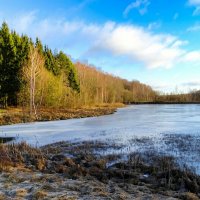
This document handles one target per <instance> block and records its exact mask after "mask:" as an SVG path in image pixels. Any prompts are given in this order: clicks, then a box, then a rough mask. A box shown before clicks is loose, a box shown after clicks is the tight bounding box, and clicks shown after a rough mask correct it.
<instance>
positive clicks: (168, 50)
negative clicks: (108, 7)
mask: <svg viewBox="0 0 200 200" xmlns="http://www.w3.org/2000/svg"><path fill="white" fill-rule="evenodd" d="M8 23H9V24H12V28H15V29H16V30H17V31H19V32H20V33H22V32H23V33H26V34H28V35H29V36H31V37H36V36H39V37H40V38H41V39H42V40H43V41H44V43H46V44H48V45H50V46H51V47H53V48H57V49H62V50H63V49H64V50H66V49H67V52H70V53H72V56H73V57H74V56H75V57H76V58H78V57H77V56H79V57H82V58H83V57H84V58H85V59H90V58H92V57H95V56H96V57H97V56H99V55H100V54H104V55H105V56H107V57H109V58H110V56H112V57H113V59H116V58H118V57H125V58H126V59H127V60H129V61H130V62H132V63H136V62H137V63H140V64H142V65H143V66H146V67H148V68H150V69H156V68H171V67H173V66H175V65H176V64H177V63H188V62H189V63H191V62H200V51H187V50H185V48H184V46H185V45H187V43H188V42H187V41H183V40H180V39H179V38H178V37H176V36H174V35H170V34H155V33H153V32H152V30H149V29H148V28H143V27H140V26H135V25H134V24H119V23H115V22H106V23H104V24H95V23H86V22H84V21H67V20H64V19H63V20H61V19H60V20H55V19H51V18H46V19H39V18H37V13H36V12H31V13H27V15H25V14H24V15H21V16H20V17H18V19H17V20H13V19H10V20H8ZM99 33H101V34H99ZM69 50H70V51H69ZM75 54H76V55H75Z"/></svg>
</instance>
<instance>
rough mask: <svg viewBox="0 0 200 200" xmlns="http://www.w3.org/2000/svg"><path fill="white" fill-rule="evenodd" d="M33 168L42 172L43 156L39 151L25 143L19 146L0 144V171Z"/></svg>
mask: <svg viewBox="0 0 200 200" xmlns="http://www.w3.org/2000/svg"><path fill="white" fill-rule="evenodd" d="M31 165H33V166H35V167H36V169H39V170H42V169H43V168H44V165H45V156H44V154H43V153H42V152H41V151H40V149H37V148H33V147H31V146H30V145H27V144H26V143H25V142H22V143H19V144H0V171H10V170H12V168H13V167H27V166H31Z"/></svg>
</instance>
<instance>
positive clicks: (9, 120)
mask: <svg viewBox="0 0 200 200" xmlns="http://www.w3.org/2000/svg"><path fill="white" fill-rule="evenodd" d="M120 107H124V104H121V103H118V104H102V105H96V106H92V107H82V108H74V109H64V108H63V109H54V108H48V109H47V108H41V109H39V110H38V113H37V117H35V116H32V117H31V116H30V115H29V112H28V110H25V109H23V108H7V109H0V125H9V124H17V123H26V122H33V121H51V120H64V119H72V118H84V117H96V116H101V115H108V114H113V113H114V112H115V111H116V109H117V108H120Z"/></svg>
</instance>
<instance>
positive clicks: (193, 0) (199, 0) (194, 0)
mask: <svg viewBox="0 0 200 200" xmlns="http://www.w3.org/2000/svg"><path fill="white" fill-rule="evenodd" d="M188 3H189V5H193V6H198V5H200V0H188Z"/></svg>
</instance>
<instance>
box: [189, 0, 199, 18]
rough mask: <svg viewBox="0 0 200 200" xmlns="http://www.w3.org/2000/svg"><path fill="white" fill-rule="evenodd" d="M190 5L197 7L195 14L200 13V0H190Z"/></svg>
mask: <svg viewBox="0 0 200 200" xmlns="http://www.w3.org/2000/svg"><path fill="white" fill-rule="evenodd" d="M188 5H190V6H194V7H195V10H194V12H193V15H194V16H196V15H199V14H200V0H188Z"/></svg>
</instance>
